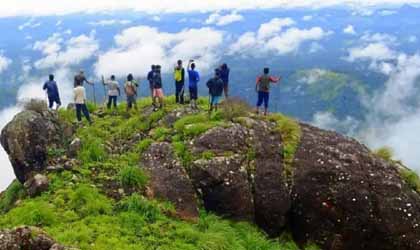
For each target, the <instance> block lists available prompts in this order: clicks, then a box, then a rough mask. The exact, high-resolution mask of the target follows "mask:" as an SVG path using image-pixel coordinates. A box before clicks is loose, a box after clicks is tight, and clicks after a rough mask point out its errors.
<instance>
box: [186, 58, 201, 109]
mask: <svg viewBox="0 0 420 250" xmlns="http://www.w3.org/2000/svg"><path fill="white" fill-rule="evenodd" d="M188 81H189V85H188V87H189V90H190V102H191V108H193V109H197V99H198V82H199V81H200V75H199V74H198V72H197V71H196V70H195V63H194V60H190V61H189V63H188Z"/></svg>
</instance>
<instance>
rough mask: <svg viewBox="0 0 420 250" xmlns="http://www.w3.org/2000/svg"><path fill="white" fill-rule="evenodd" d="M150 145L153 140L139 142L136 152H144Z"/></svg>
mask: <svg viewBox="0 0 420 250" xmlns="http://www.w3.org/2000/svg"><path fill="white" fill-rule="evenodd" d="M152 143H153V140H152V139H149V138H148V139H144V140H141V141H140V142H139V143H138V144H137V146H136V148H137V151H138V152H139V153H143V152H145V151H146V150H147V149H148V148H149V147H150V145H152Z"/></svg>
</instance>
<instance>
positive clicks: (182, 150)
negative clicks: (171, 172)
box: [172, 141, 193, 169]
mask: <svg viewBox="0 0 420 250" xmlns="http://www.w3.org/2000/svg"><path fill="white" fill-rule="evenodd" d="M172 146H173V148H174V151H175V154H176V155H177V156H178V158H179V159H181V162H182V165H183V166H184V167H185V168H186V169H188V168H189V166H190V164H191V162H192V161H193V155H192V154H191V152H190V151H189V150H188V148H187V146H186V145H185V143H184V142H182V141H173V142H172Z"/></svg>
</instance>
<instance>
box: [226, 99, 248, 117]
mask: <svg viewBox="0 0 420 250" xmlns="http://www.w3.org/2000/svg"><path fill="white" fill-rule="evenodd" d="M250 111H251V107H250V106H249V104H248V103H247V102H246V101H244V100H242V99H240V98H229V99H227V100H225V101H224V102H223V104H222V105H221V115H222V117H223V118H224V119H225V120H227V121H233V120H234V119H235V118H237V117H242V116H246V115H247V114H249V112H250Z"/></svg>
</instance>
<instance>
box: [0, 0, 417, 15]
mask: <svg viewBox="0 0 420 250" xmlns="http://www.w3.org/2000/svg"><path fill="white" fill-rule="evenodd" d="M410 3H419V0H403V1H399V0H365V1H359V0H348V1H345V2H343V1H341V0H324V1H319V0H295V1H285V0H271V1H255V0H235V1H213V0H203V1H196V0H182V1H173V0H161V1H157V2H156V1H145V0H119V1H115V0H91V1H86V0H61V1H57V0H43V1H42V8H40V7H39V6H40V1H39V0H14V1H3V2H2V8H1V9H0V17H10V16H49V15H66V14H73V13H80V12H83V13H95V12H102V11H121V10H134V11H142V12H148V13H157V12H165V13H174V12H178V13H185V12H197V11H207V12H209V11H222V10H225V11H226V10H254V9H272V8H282V9H289V8H311V9H319V8H325V7H332V6H343V5H345V6H347V7H350V8H357V11H356V12H355V13H357V14H363V15H366V13H370V12H371V11H368V10H365V9H366V8H370V7H375V6H378V5H387V6H390V5H393V6H401V5H403V4H410Z"/></svg>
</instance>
